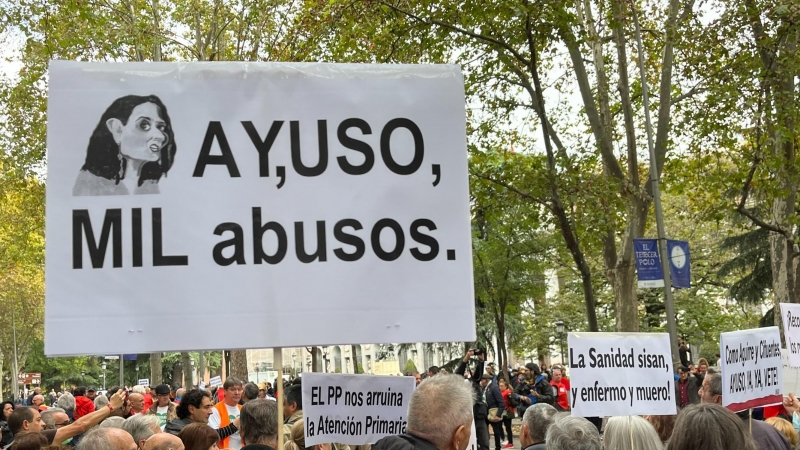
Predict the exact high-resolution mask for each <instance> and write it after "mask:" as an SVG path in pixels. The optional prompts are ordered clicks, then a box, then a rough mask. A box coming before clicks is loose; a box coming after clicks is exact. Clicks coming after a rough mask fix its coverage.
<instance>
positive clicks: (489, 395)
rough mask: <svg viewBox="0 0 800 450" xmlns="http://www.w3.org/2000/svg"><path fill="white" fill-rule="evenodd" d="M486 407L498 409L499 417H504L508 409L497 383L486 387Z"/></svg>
mask: <svg viewBox="0 0 800 450" xmlns="http://www.w3.org/2000/svg"><path fill="white" fill-rule="evenodd" d="M486 407H487V408H489V409H492V408H498V410H497V417H500V416H502V415H503V410H504V409H505V408H506V402H505V400H503V394H501V393H500V388H499V387H497V385H496V384H495V383H490V384H488V385H487V386H486Z"/></svg>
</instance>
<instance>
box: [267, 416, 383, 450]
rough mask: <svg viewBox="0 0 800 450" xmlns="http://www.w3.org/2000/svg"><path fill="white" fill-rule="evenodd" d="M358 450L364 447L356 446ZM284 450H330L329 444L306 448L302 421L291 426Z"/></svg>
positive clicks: (363, 449) (362, 449)
mask: <svg viewBox="0 0 800 450" xmlns="http://www.w3.org/2000/svg"><path fill="white" fill-rule="evenodd" d="M358 447H359V450H366V449H365V448H364V447H369V446H364V445H362V446H358ZM283 448H284V450H331V444H317V445H312V446H310V447H306V437H305V432H304V430H303V420H299V421H297V422H295V424H294V425H292V431H291V433H289V440H288V441H286V442H284V444H283Z"/></svg>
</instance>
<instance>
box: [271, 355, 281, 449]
mask: <svg viewBox="0 0 800 450" xmlns="http://www.w3.org/2000/svg"><path fill="white" fill-rule="evenodd" d="M272 360H273V365H274V367H277V368H278V379H277V380H276V381H275V382H276V383H277V384H278V385H277V386H276V388H277V389H278V390H277V391H276V392H277V397H276V398H275V400H276V401H277V402H278V447H277V449H276V450H283V349H282V348H281V347H275V348H273V349H272Z"/></svg>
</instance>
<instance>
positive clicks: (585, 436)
mask: <svg viewBox="0 0 800 450" xmlns="http://www.w3.org/2000/svg"><path fill="white" fill-rule="evenodd" d="M545 440H546V441H547V450H601V449H602V448H603V444H602V443H601V442H600V433H599V432H598V431H597V427H595V426H594V424H592V423H591V422H589V421H588V420H586V419H584V418H583V417H572V416H565V417H559V418H558V419H557V420H555V421H554V422H553V424H552V425H550V427H549V428H548V429H547V433H546V434H545Z"/></svg>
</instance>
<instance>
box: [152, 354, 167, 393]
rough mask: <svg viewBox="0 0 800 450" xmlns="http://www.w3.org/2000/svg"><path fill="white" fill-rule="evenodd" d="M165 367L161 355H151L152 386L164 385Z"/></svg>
mask: <svg viewBox="0 0 800 450" xmlns="http://www.w3.org/2000/svg"><path fill="white" fill-rule="evenodd" d="M162 372H163V367H162V365H161V353H151V354H150V385H151V386H158V385H159V384H162V383H163V381H162V380H163V379H164V377H163V374H162Z"/></svg>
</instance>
